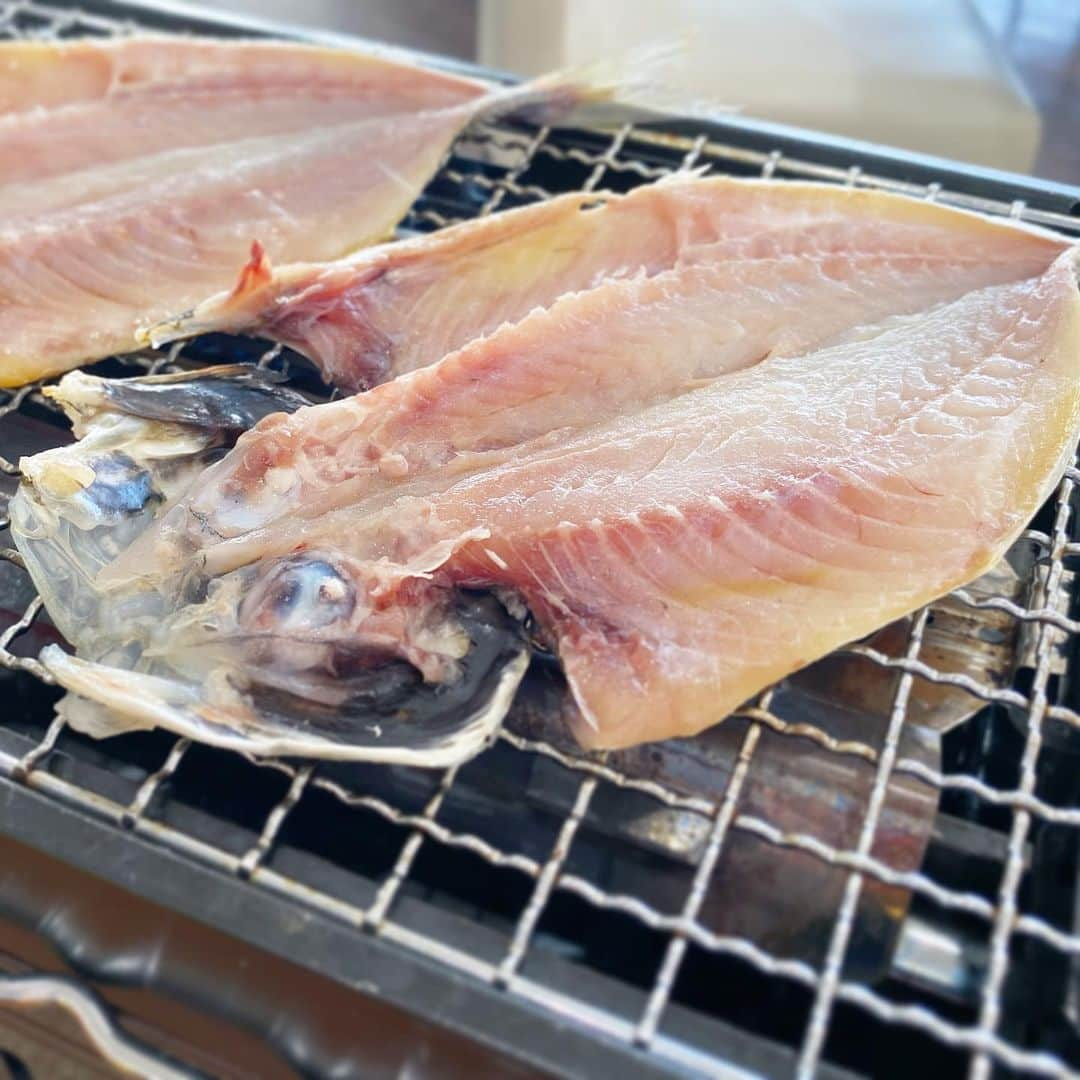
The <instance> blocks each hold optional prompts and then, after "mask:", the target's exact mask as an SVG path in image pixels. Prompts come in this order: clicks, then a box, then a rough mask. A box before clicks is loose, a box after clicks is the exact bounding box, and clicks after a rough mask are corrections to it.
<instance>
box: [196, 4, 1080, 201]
mask: <svg viewBox="0 0 1080 1080" xmlns="http://www.w3.org/2000/svg"><path fill="white" fill-rule="evenodd" d="M202 6H204V7H208V8H212V9H214V10H215V11H217V12H219V13H221V14H227V13H236V14H242V15H245V16H255V17H258V18H260V19H267V20H275V21H280V22H287V23H293V24H295V25H301V26H306V27H310V28H314V29H321V30H336V31H342V32H346V33H352V34H359V35H362V36H365V37H369V38H373V39H379V40H382V41H388V42H392V43H394V44H398V45H404V46H408V47H411V48H415V49H422V50H426V51H429V52H437V53H444V54H447V55H450V56H456V57H461V58H464V59H469V60H478V61H479V62H481V63H483V64H485V65H487V66H490V67H495V68H500V69H503V70H506V71H513V72H516V73H518V74H522V75H532V74H537V73H539V72H541V71H544V70H548V69H551V68H555V67H559V66H562V65H567V64H576V63H581V62H584V61H587V60H590V59H594V58H596V57H600V56H612V55H618V54H620V53H621V52H623V51H625V50H626V49H628V48H631V47H633V46H635V45H638V44H641V43H644V42H649V41H657V40H670V39H671V37H672V35H673V34H680V33H681V34H683V35H685V37H686V38H687V40H688V41H690V42H692V43H693V48H692V51H691V53H690V55H689V59H688V61H687V64H686V68H687V70H686V73H685V74H686V80H685V81H686V85H687V88H688V90H687V92H688V93H692V94H693V96H694V97H695V98H697V99H700V100H705V101H716V102H719V103H723V104H726V105H735V106H739V107H740V108H741V111H742V113H743V114H744V115H746V116H750V117H755V118H762V119H767V120H773V121H777V122H781V123H789V124H796V125H799V126H803V127H810V128H815V129H817V130H821V131H828V132H831V133H833V134H839V135H848V136H851V137H854V138H860V139H869V140H872V141H877V142H881V143H888V144H891V145H895V146H900V147H903V148H905V149H908V150H915V151H921V152H924V153H930V154H940V155H943V156H946V157H952V158H956V159H959V160H962V161H968V162H973V163H976V164H980V165H987V166H990V167H994V168H1001V169H1010V170H1014V171H1017V172H1023V173H1032V174H1035V175H1039V176H1042V177H1045V178H1047V179H1051V180H1059V181H1064V182H1067V183H1072V184H1080V0H816V2H815V3H813V4H807V3H804V2H800V0H756V2H755V3H753V4H747V3H744V2H742V0H667V2H665V3H636V4H626V3H624V2H623V0H205V3H204V4H203V5H202Z"/></svg>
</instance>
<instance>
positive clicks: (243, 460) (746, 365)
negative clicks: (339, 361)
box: [12, 194, 1080, 764]
mask: <svg viewBox="0 0 1080 1080" xmlns="http://www.w3.org/2000/svg"><path fill="white" fill-rule="evenodd" d="M829 197H830V198H832V197H833V196H832V195H831V194H830V195H829ZM853 205H864V204H862V203H861V200H860V201H859V202H857V203H855V204H853ZM913 205H914V204H913ZM891 206H892V203H891V202H889V204H888V207H891ZM911 213H912V214H913V215H916V216H917V211H915V210H914V209H912V211H911ZM808 216H809V218H810V220H808V221H807V223H806V225H805V227H804V228H803V229H801V230H800V229H798V228H794V227H792V228H783V229H780V230H779V231H778V234H772V235H770V234H769V232H768V230H767V229H757V228H752V229H750V230H749V232H748V233H747V234H746V235H745V237H744V241H745V242H744V243H741V246H739V249H738V251H737V253H736V254H734V255H733V254H732V253H731V250H730V249H729V248H727V247H725V242H724V241H723V240H722V239H721V240H711V241H710V242H709V243H705V244H702V245H701V246H700V247H699V248H695V249H694V250H693V253H692V255H687V256H680V257H679V258H678V259H677V260H676V263H675V265H674V266H672V267H671V268H669V269H663V270H659V271H656V272H654V273H653V274H652V275H651V276H649V275H648V274H647V272H646V273H641V272H639V273H638V274H637V275H635V276H631V277H628V278H624V279H617V280H612V281H607V282H604V283H603V284H601V285H599V286H597V287H595V288H591V289H587V290H585V291H580V292H573V293H570V294H567V295H563V296H561V297H560V298H558V299H557V300H555V301H553V302H552V303H550V304H549V306H548V307H547V308H546V309H544V308H542V309H540V310H538V311H534V312H531V313H530V314H528V315H526V316H524V317H523V318H521V319H520V320H519V321H517V322H516V323H511V324H507V325H504V326H502V327H500V328H498V329H496V330H494V331H493V332H491V333H488V334H487V335H486V336H484V337H482V338H479V339H475V340H473V341H471V342H470V343H469V344H467V345H465V346H464V347H462V348H460V349H458V350H457V351H456V352H453V353H451V354H449V355H448V356H446V357H444V358H443V359H442V360H440V361H439V362H438V363H436V364H433V365H430V366H428V367H422V368H419V369H417V370H415V371H413V372H411V373H409V374H406V375H403V376H401V377H400V378H398V379H396V380H394V381H392V382H389V383H386V384H384V385H382V386H379V387H376V388H375V389H374V390H372V391H370V392H369V393H367V394H364V395H360V396H358V397H356V398H352V399H347V400H345V401H339V402H333V403H330V404H327V405H319V406H315V407H311V408H302V409H299V410H297V411H296V412H294V413H292V415H290V416H276V417H268V418H266V419H265V420H263V421H261V422H260V423H258V424H257V425H256V426H255V428H254V429H253V430H251V431H250V432H248V433H247V434H246V435H244V436H242V437H241V439H240V440H239V442H238V443H237V445H236V447H235V448H234V449H233V450H232V451H231V452H229V453H228V454H227V455H226V456H225V457H224V458H223V459H222V460H221V461H220V462H218V463H217V464H216V465H212V466H211V467H210V468H209V469H208V470H207V471H206V472H205V473H204V474H201V475H200V476H199V482H198V484H197V486H195V487H192V488H191V489H190V490H189V491H188V492H187V493H186V494H185V493H183V492H181V491H180V490H179V489H177V490H176V491H175V492H174V493H173V495H172V497H171V498H170V499H168V500H167V501H166V502H164V503H163V504H162V505H161V507H160V512H159V513H157V514H156V515H154V520H153V521H150V522H146V523H145V524H144V525H143V527H142V528H141V530H140V532H141V535H138V536H129V537H126V538H125V540H126V544H127V546H126V550H124V551H123V552H122V553H120V554H118V556H117V557H116V558H114V559H112V561H111V562H109V563H108V565H103V566H102V567H101V569H100V570H99V571H98V572H97V574H96V575H95V576H94V578H93V580H92V582H91V587H90V588H89V589H88V590H87V591H86V593H85V595H84V601H83V603H82V604H81V613H82V614H81V622H80V623H79V625H78V626H77V627H76V628H75V630H74V631H73V632H74V633H75V637H74V640H73V643H74V644H75V645H76V646H77V647H78V657H70V656H68V655H66V654H65V653H63V652H62V651H60V650H59V649H50V650H46V651H45V652H44V653H43V654H42V660H43V662H44V663H45V664H46V665H47V666H48V667H49V669H50V670H51V671H52V672H53V674H54V675H55V676H56V678H57V679H58V681H59V682H60V683H61V684H62V685H64V686H65V687H67V688H68V689H69V690H71V691H73V692H74V693H75V694H78V695H81V699H80V698H76V697H69V698H68V699H66V703H65V705H64V708H65V710H67V711H66V713H65V715H68V716H69V718H70V719H72V721H73V722H75V723H77V724H79V725H80V726H83V727H85V728H89V729H93V730H96V731H98V732H99V733H100V732H105V731H108V730H115V724H116V723H117V720H116V718H115V716H111V717H110V716H109V714H106V713H104V712H103V711H102V709H103V707H108V708H111V709H114V710H115V709H118V710H120V712H121V714H122V717H123V719H122V723H124V724H127V725H132V724H150V725H155V724H156V725H161V726H165V727H169V728H171V729H173V730H176V731H181V732H184V733H186V734H191V735H193V736H194V737H196V738H207V739H208V740H209V741H218V742H221V743H222V744H224V745H233V746H244V747H246V748H247V749H250V750H252V751H253V752H257V753H259V752H261V753H273V752H283V751H282V749H281V748H282V746H285V745H288V746H289V751H288V752H290V753H308V754H311V755H313V756H321V755H325V754H327V753H328V751H329V750H330V749H333V752H334V754H336V755H337V756H349V757H375V758H379V757H380V755H381V759H383V760H408V761H411V762H414V763H422V762H425V761H426V762H428V763H432V764H434V763H439V764H443V763H446V762H447V761H449V760H459V759H460V757H461V756H462V755H466V754H467V753H470V752H473V751H475V749H477V748H478V747H479V746H480V745H482V742H483V739H484V738H486V737H487V736H489V735H490V733H491V731H492V730H494V727H495V726H497V724H498V722H499V719H500V717H501V712H500V709H504V708H505V706H506V704H507V703H508V701H509V695H510V694H512V688H511V684H513V685H516V680H517V679H518V678H520V674H521V670H522V667H523V664H524V656H525V652H524V648H525V647H524V644H523V638H522V634H521V630H520V629H519V628H517V625H518V624H517V620H518V619H519V618H520V617H522V616H523V615H524V613H525V612H526V611H529V612H531V613H532V616H533V620H534V621H535V624H536V627H537V632H538V633H539V634H540V636H541V637H542V639H543V640H544V641H545V643H546V644H547V645H548V646H550V648H551V649H552V650H554V651H555V652H556V653H557V655H558V657H559V659H560V661H561V663H562V666H563V669H564V671H565V673H566V676H567V679H568V682H569V684H570V687H571V689H572V691H573V694H574V696H575V699H576V701H577V705H578V709H579V712H580V717H581V720H580V724H579V727H578V730H577V732H576V733H577V735H578V737H579V739H580V740H581V741H582V742H583V743H585V744H586V745H592V746H600V747H613V746H625V745H632V744H634V743H637V742H641V741H648V740H652V739H660V738H666V737H669V736H672V735H680V734H691V733H693V732H696V731H699V730H701V729H703V728H705V727H707V726H709V725H711V724H712V723H715V722H717V721H719V720H720V719H722V718H723V717H724V715H726V714H727V713H729V712H730V711H732V710H733V709H735V708H737V707H738V705H739V704H740V703H741V702H742V701H744V700H745V699H746V698H747V697H749V696H750V695H751V694H752V693H753V692H755V691H756V690H758V689H760V688H762V687H764V686H765V685H768V684H769V683H771V682H773V681H775V680H776V679H779V678H782V677H784V676H785V675H787V674H789V673H790V672H791V671H793V670H796V669H797V668H799V667H801V666H803V665H805V664H806V663H809V662H810V661H811V660H813V659H816V658H817V657H819V656H822V655H824V654H825V653H827V652H828V651H829V650H830V649H832V648H834V647H835V646H837V645H840V644H843V643H845V642H847V641H850V640H852V639H854V638H857V637H860V636H862V635H864V634H866V633H869V632H870V631H872V630H875V629H877V628H878V627H880V626H882V625H884V624H885V623H888V622H890V621H892V620H893V619H895V618H898V617H900V616H902V615H904V614H905V613H907V612H910V611H911V610H913V609H915V608H917V607H918V606H920V605H921V604H923V603H925V602H927V601H929V600H931V599H933V598H935V597H937V596H940V595H942V594H943V593H945V592H947V591H949V590H950V589H951V588H953V587H955V586H957V585H959V584H962V583H964V582H966V581H969V580H971V579H972V578H974V577H976V576H978V575H979V574H980V573H982V572H983V571H984V570H985V569H987V568H988V567H989V566H990V565H992V564H993V563H994V562H995V561H996V560H997V558H998V557H999V556H1000V554H1001V553H1002V551H1003V550H1004V549H1005V548H1006V547H1007V546H1008V544H1009V543H1010V542H1011V541H1012V540H1013V539H1014V538H1015V536H1016V535H1017V533H1018V532H1019V531H1020V530H1021V529H1022V528H1023V526H1024V525H1025V524H1026V522H1027V520H1028V519H1029V518H1030V516H1031V514H1032V513H1033V512H1034V510H1035V509H1036V508H1037V507H1038V505H1039V504H1040V503H1041V502H1042V500H1043V499H1044V498H1045V496H1046V494H1047V493H1048V491H1049V490H1050V486H1051V485H1052V484H1053V483H1054V481H1055V479H1056V478H1057V476H1059V475H1060V472H1061V470H1062V469H1063V468H1064V465H1065V463H1066V461H1067V459H1068V456H1069V454H1071V452H1072V450H1073V448H1074V446H1075V440H1076V436H1077V432H1078V429H1080V295H1078V293H1077V287H1076V262H1075V259H1076V256H1075V253H1074V252H1072V251H1067V250H1064V245H1063V244H1062V243H1061V242H1060V241H1058V240H1055V239H1052V238H1049V237H1044V236H1042V235H1038V234H1033V233H1028V232H1026V231H1022V230H1014V229H1011V228H1010V227H1008V226H992V225H990V224H989V223H986V224H985V225H984V224H983V223H982V222H973V219H971V218H970V217H969V216H968V215H962V214H947V215H946V216H947V218H949V219H951V220H952V222H953V223H954V229H955V235H954V238H953V239H954V245H953V250H954V251H960V253H961V255H960V257H958V258H954V259H952V260H950V259H949V258H948V257H947V253H948V251H949V245H948V244H947V242H946V238H945V237H944V236H942V235H941V232H942V231H944V229H943V226H942V225H941V223H940V222H943V221H945V220H946V219H945V218H942V219H940V221H939V223H938V224H937V225H936V226H935V228H934V229H931V230H930V231H929V232H928V231H927V230H925V229H922V228H915V229H912V230H910V231H909V232H908V233H907V240H908V242H909V245H910V246H909V247H908V248H907V249H906V250H905V248H904V244H903V243H902V242H901V241H900V240H898V239H897V238H896V237H895V234H889V239H888V242H886V241H885V240H884V239H883V237H884V236H885V234H886V233H889V230H885V229H881V230H875V229H874V227H873V225H872V222H873V215H871V214H869V213H868V214H866V215H865V217H863V218H860V217H859V216H858V215H857V214H856V215H853V221H852V222H851V223H850V227H847V228H844V227H841V224H840V223H838V222H833V223H831V224H830V225H829V226H828V228H826V229H824V230H823V229H819V228H817V227H816V223H815V221H814V220H813V215H812V214H811V215H808ZM885 216H886V217H887V216H888V215H887V214H886V215H885ZM900 232H903V230H902V229H901V230H900ZM968 237H971V238H972V241H973V244H974V245H975V246H976V247H977V246H978V245H979V244H980V243H981V244H983V245H984V247H983V249H982V250H980V255H979V257H978V258H974V257H968V254H967V251H966V250H965V249H964V247H963V245H964V241H965V240H966V239H967V238H968ZM990 243H993V244H996V245H998V247H997V251H998V255H997V257H996V258H986V257H984V256H985V254H986V245H987V244H990ZM1010 252H1011V259H1010V257H1009V253H1010ZM124 452H126V453H128V455H129V456H131V457H138V451H137V449H136V448H135V447H133V446H131V445H129V446H128V447H127V448H126V450H125V451H124ZM72 453H73V454H74V455H75V460H76V461H78V447H76V448H74V449H73V450H72ZM29 471H31V470H29V469H28V472H29ZM95 475H96V474H95ZM88 480H89V478H87V477H84V478H83V487H82V488H80V491H82V490H85V489H86V488H87V487H88V486H89V485H88V484H87V481H88ZM45 495H46V496H47V498H45V499H44V500H43V496H42V493H40V492H39V491H38V490H37V486H36V483H34V482H33V481H31V482H29V483H27V484H25V485H24V486H23V488H22V489H21V490H20V493H19V495H18V496H17V498H16V499H15V500H14V501H13V506H12V518H13V525H14V530H15V533H16V537H17V543H18V544H19V546H20V549H22V548H24V547H26V535H27V533H26V527H25V523H26V522H27V521H31V522H33V521H35V520H36V518H37V516H38V515H39V514H40V509H39V507H40V506H41V505H42V504H43V502H45V503H47V504H48V509H50V511H51V512H52V513H53V514H54V515H55V516H56V518H57V519H60V520H67V519H68V518H70V516H71V514H70V513H69V512H68V510H67V509H66V501H70V500H71V499H72V498H73V497H77V496H73V495H72V494H71V493H70V492H65V491H63V490H61V491H59V492H46V493H45ZM36 539H37V542H38V544H39V545H40V548H41V550H42V551H45V552H49V551H50V550H51V549H50V544H51V543H52V540H51V537H50V534H49V530H48V528H45V529H43V530H41V533H40V535H39V536H38V537H37V538H36ZM27 561H28V565H30V566H31V571H32V573H34V574H35V580H37V577H38V574H39V572H40V571H38V570H37V569H35V563H34V560H32V559H30V558H28V560H27ZM37 561H38V563H40V561H41V555H40V554H39V555H38V556H37ZM482 600H483V601H484V602H486V603H487V604H488V605H489V606H488V607H487V608H485V609H484V610H483V611H482V612H480V611H478V609H477V608H476V606H475V605H476V604H478V603H480V602H481V601H482ZM51 603H58V604H63V603H64V597H63V596H57V597H54V598H53V599H52V600H51ZM484 627H486V628H487V630H488V631H490V634H489V637H488V638H487V639H486V640H485V639H484V638H483V634H484V633H485V630H484V629H483V628H484ZM485 650H486V651H485ZM474 657H476V658H479V659H478V660H477V663H478V664H479V669H480V670H481V672H482V673H481V675H480V676H477V675H476V674H475V671H476V668H475V667H473V666H471V665H472V662H473V658H474ZM130 672H135V673H136V676H137V677H136V678H131V677H130V674H129V673H130ZM499 672H502V673H504V676H505V679H504V680H500V678H499V677H498V673H499ZM448 694H458V695H459V698H458V700H459V701H460V702H464V703H465V704H464V705H462V706H461V708H460V709H459V710H458V711H457V712H454V713H453V717H452V719H451V720H450V721H449V722H448V726H447V724H446V722H445V715H444V716H443V719H442V720H440V721H439V723H435V722H433V721H432V722H429V721H428V720H427V719H425V720H424V721H423V722H420V723H418V724H415V725H413V726H410V723H409V718H410V716H414V717H415V716H419V715H421V714H422V715H424V716H425V717H427V716H428V714H427V713H426V712H424V710H425V709H426V708H427V705H426V704H423V705H421V704H418V703H421V702H424V703H426V702H428V701H434V702H438V701H439V700H440V699H441V698H443V697H444V696H445V695H448ZM88 702H89V703H88ZM376 715H377V716H378V717H379V719H378V720H377V721H372V717H373V716H376ZM335 717H336V718H337V720H336V721H335V720H334V718H335ZM364 717H367V720H366V721H365V720H364V719H363V718H364ZM478 717H479V719H477V718H478ZM334 722H337V723H338V724H340V725H342V726H343V729H344V731H345V733H346V734H345V735H344V737H342V738H341V739H337V737H336V735H335V734H334V732H333V730H332V725H333V723H334ZM365 723H366V724H367V725H368V727H367V729H366V730H367V735H366V736H365V735H364V734H363V733H362V731H361V729H363V728H364V725H365ZM109 724H113V725H114V727H112V728H110V727H109ZM372 724H374V728H377V729H378V731H377V733H376V731H375V730H374V728H373V727H372ZM440 724H441V725H443V726H440ZM95 725H97V726H96V727H95ZM462 731H468V733H469V735H468V738H465V737H461V736H460V732H462ZM433 733H434V734H433ZM331 744H333V746H331Z"/></svg>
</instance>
